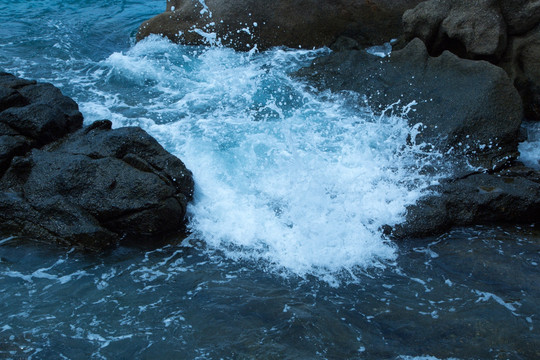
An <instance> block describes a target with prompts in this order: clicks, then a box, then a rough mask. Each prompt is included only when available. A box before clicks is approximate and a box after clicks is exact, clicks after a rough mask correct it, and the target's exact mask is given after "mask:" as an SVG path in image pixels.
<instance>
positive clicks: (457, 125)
mask: <svg viewBox="0 0 540 360" xmlns="http://www.w3.org/2000/svg"><path fill="white" fill-rule="evenodd" d="M297 74H298V75H299V76H302V77H304V78H306V79H307V80H309V81H310V83H312V84H314V85H315V86H317V87H318V88H320V89H330V90H332V91H355V92H358V93H360V94H364V95H365V96H366V98H365V102H366V105H369V106H371V107H372V108H373V110H374V111H375V112H378V113H382V112H385V111H387V112H390V111H393V112H394V113H397V114H404V113H406V114H405V116H406V117H407V118H408V121H409V125H410V126H411V128H414V129H415V131H416V132H415V133H414V132H413V133H411V138H410V143H411V144H424V148H425V149H426V150H428V151H429V150H436V151H439V152H440V153H443V154H446V157H447V161H452V162H453V163H454V167H455V168H454V170H455V172H456V174H459V175H460V176H461V175H464V174H466V173H467V172H471V171H472V170H471V165H472V167H474V168H477V167H481V168H483V169H487V170H495V169H498V168H500V167H502V166H504V165H505V164H506V163H507V162H508V161H509V160H512V159H514V158H516V157H517V156H518V152H517V146H518V139H519V129H520V124H521V119H522V106H521V100H520V98H519V94H518V93H517V91H516V89H515V88H514V87H513V85H512V82H511V81H510V79H509V78H508V76H507V74H506V73H505V72H504V71H503V70H502V69H500V68H498V67H496V66H494V65H492V64H490V63H488V62H486V61H471V60H465V59H461V58H459V57H457V56H456V55H454V54H452V53H450V52H444V53H443V54H442V55H441V56H439V57H431V56H429V55H428V52H427V50H426V48H425V45H424V44H423V42H422V41H420V40H418V39H416V40H413V41H411V42H410V43H409V45H407V47H406V48H404V49H403V50H400V51H396V52H394V53H392V54H391V56H390V57H387V58H379V57H376V56H373V55H370V54H368V53H367V52H365V51H362V50H351V51H341V52H336V53H332V54H329V55H327V56H324V57H322V58H319V59H317V60H315V61H314V63H313V64H312V65H311V66H310V67H307V68H304V69H301V70H300V71H299V72H298V73H297ZM392 105H393V106H392Z"/></svg>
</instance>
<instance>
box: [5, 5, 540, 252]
mask: <svg viewBox="0 0 540 360" xmlns="http://www.w3.org/2000/svg"><path fill="white" fill-rule="evenodd" d="M257 4H258V3H257V2H255V1H252V0H245V1H240V2H235V3H234V4H224V3H218V2H214V1H211V0H207V1H206V3H204V2H199V1H195V0H191V1H168V2H167V11H166V12H165V13H164V14H162V15H158V16H157V17H156V18H153V19H151V20H149V21H148V22H146V23H144V24H143V25H141V28H140V30H139V34H138V38H139V39H142V38H144V37H145V36H148V35H149V34H150V33H158V34H162V35H165V36H167V37H169V38H171V39H173V40H174V41H178V42H186V43H189V44H201V43H208V41H209V36H210V35H211V34H216V36H217V38H216V39H218V38H219V39H221V40H222V44H224V45H229V46H233V47H235V48H237V49H242V50H246V49H248V48H250V47H251V46H252V45H253V44H254V43H257V44H258V46H259V49H265V48H268V47H271V46H279V45H283V46H290V47H314V46H331V47H332V49H333V50H334V51H333V52H331V53H330V54H328V55H325V56H322V57H320V58H318V59H317V60H316V61H314V62H313V64H311V65H310V66H308V67H306V68H303V69H301V70H299V71H298V72H297V73H295V74H293V76H296V77H298V78H301V79H302V80H303V81H305V82H306V83H307V84H309V86H312V87H314V88H316V89H318V90H320V91H325V90H331V91H333V92H348V91H349V92H350V91H353V92H356V93H358V94H362V95H365V97H363V98H361V99H359V100H358V101H361V102H362V103H361V104H359V105H361V106H363V105H369V106H370V107H371V108H372V109H373V110H374V111H375V112H376V113H379V114H383V113H385V112H386V111H389V110H390V111H394V112H397V113H399V114H401V115H402V116H404V117H406V119H407V120H408V122H409V126H410V128H411V133H410V137H409V139H408V144H407V146H410V147H413V146H414V147H416V148H417V149H420V150H421V152H422V153H423V154H425V156H430V155H433V154H438V155H440V156H439V157H438V160H437V161H435V162H433V163H432V164H431V165H430V166H429V167H426V168H423V169H422V171H424V172H427V173H433V174H436V173H437V174H439V173H441V172H442V171H443V170H444V171H445V174H446V175H445V178H444V179H442V180H440V181H439V183H438V184H436V185H433V186H432V187H431V188H429V189H428V191H427V192H426V194H427V195H425V196H424V197H423V198H421V199H420V200H419V201H418V202H417V203H416V204H415V205H412V206H409V207H408V209H407V214H406V221H405V222H404V223H403V224H398V225H394V224H389V225H388V226H385V227H384V228H383V229H382V230H383V231H384V232H385V233H386V234H387V235H388V236H391V237H394V238H421V237H425V236H433V235H436V234H440V233H442V232H444V231H447V230H448V229H450V228H452V227H453V226H470V225H476V224H499V223H535V222H538V220H539V215H538V214H540V172H538V171H536V170H534V169H531V168H527V167H526V166H524V165H523V164H521V163H520V162H519V161H518V159H519V152H518V144H519V142H520V141H523V140H525V137H524V135H523V133H522V130H521V122H522V120H523V118H524V117H526V118H528V119H533V120H534V119H540V115H538V114H540V111H538V109H539V108H540V105H539V104H540V100H539V99H540V91H539V89H540V87H539V86H540V85H538V84H540V72H539V71H538V69H540V66H539V65H540V64H539V62H540V60H539V59H540V57H539V56H537V55H538V54H540V35H539V34H540V32H539V31H538V29H540V4H539V5H536V3H533V2H528V1H522V0H520V1H517V2H514V3H511V2H509V1H499V2H496V1H489V0H484V1H480V2H479V6H478V7H477V8H476V7H475V8H474V9H469V7H468V6H466V4H465V2H464V1H463V0H428V1H419V0H402V1H385V0H377V1H375V0H374V1H336V2H329V1H321V0H319V1H316V0H309V1H308V0H306V1H299V2H294V3H291V2H285V1H277V2H273V3H272V5H271V6H270V7H261V6H260V5H257ZM287 4H288V5H287ZM203 5H204V6H203ZM246 8H247V9H252V10H253V11H252V12H250V13H249V16H248V18H245V19H244V18H243V17H242V16H243V15H242V16H240V12H241V10H242V9H243V10H242V11H244V12H243V13H242V14H244V13H245V9H246ZM302 9H304V10H305V9H308V10H309V11H305V12H303V13H302V14H303V17H299V16H297V14H298V13H299V12H300V10H302ZM270 10H271V11H272V13H271V14H269V13H268V12H269V11H270ZM525 10H526V11H525ZM336 13H337V14H340V15H339V16H336V15H335V14H336ZM280 14H282V15H283V16H280ZM285 14H287V16H285ZM295 14H296V15H295ZM244 15H245V14H244ZM480 15H482V16H480ZM483 15H485V16H483ZM488 15H489V16H488ZM231 19H235V20H234V22H233V21H232V20H231ZM216 20H223V22H221V21H216ZM229 20H230V21H229ZM398 20H399V21H398ZM401 20H402V21H401ZM248 21H249V24H248ZM248 25H249V26H248ZM201 29H202V30H204V31H202V32H201V31H198V30H201ZM383 29H384V31H383ZM244 30H246V31H244ZM270 30H272V31H270ZM179 34H183V35H182V36H180V35H179ZM209 34H210V35H209ZM390 37H397V38H399V40H398V41H397V46H396V50H395V51H394V52H392V54H391V55H390V56H389V57H384V58H381V57H378V56H374V55H371V54H369V53H368V52H366V51H365V50H364V49H362V48H363V47H365V46H368V45H373V44H377V43H381V42H382V41H384V40H390ZM82 124H83V117H82V115H81V113H80V112H79V110H78V106H77V104H76V103H75V102H74V101H73V100H72V99H70V98H68V97H66V96H64V95H63V94H62V93H61V92H60V90H59V89H57V88H55V87H54V86H53V85H51V84H44V83H37V82H35V81H31V80H25V79H21V78H18V77H16V76H13V75H11V74H7V73H0V139H1V142H0V232H2V233H4V234H8V235H12V234H17V235H18V236H19V235H20V236H24V237H30V238H35V239H40V240H41V241H48V242H57V243H60V244H64V245H68V246H75V247H79V248H83V249H89V250H101V249H105V248H109V247H111V246H115V245H117V244H126V243H130V242H134V241H136V242H139V243H140V242H143V243H150V244H151V243H154V242H159V241H160V240H162V239H163V238H165V237H167V236H168V235H171V234H172V235H174V234H180V233H182V232H183V231H184V229H185V215H186V207H187V204H188V202H189V201H190V200H191V199H192V196H193V188H194V182H193V178H192V174H191V172H190V171H189V170H188V169H187V168H186V167H185V165H184V164H183V163H182V161H181V160H179V159H177V158H176V157H174V156H172V155H171V154H169V153H168V152H167V151H165V150H164V149H163V147H161V146H160V145H159V144H158V143H157V141H156V140H155V139H153V138H152V137H150V136H149V135H148V134H147V133H146V132H145V131H143V130H142V129H140V128H136V127H128V128H119V129H112V128H111V122H110V121H108V120H101V121H97V122H95V123H93V124H91V125H89V126H86V127H83V125H82ZM419 156H420V155H419ZM448 169H451V171H448Z"/></svg>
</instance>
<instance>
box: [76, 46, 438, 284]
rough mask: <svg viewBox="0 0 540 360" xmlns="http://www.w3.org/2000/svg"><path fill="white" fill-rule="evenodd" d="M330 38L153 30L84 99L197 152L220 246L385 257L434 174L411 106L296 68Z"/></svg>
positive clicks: (256, 255) (280, 261)
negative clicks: (247, 43) (307, 79)
mask: <svg viewBox="0 0 540 360" xmlns="http://www.w3.org/2000/svg"><path fill="white" fill-rule="evenodd" d="M325 51H326V50H318V51H305V50H284V49H274V50H272V51H269V52H266V53H256V52H251V53H238V52H235V51H233V50H230V49H224V48H210V49H201V48H188V47H181V46H177V45H174V44H171V43H170V42H168V41H166V40H163V39H161V38H157V37H151V38H149V39H147V40H145V41H143V42H141V43H139V44H137V45H135V46H134V47H133V48H131V49H130V50H129V51H127V52H123V53H114V54H112V55H111V56H109V57H108V58H107V59H106V60H105V61H103V62H101V63H99V64H98V66H97V67H96V68H95V69H91V71H90V72H89V73H88V74H89V75H88V76H90V77H94V78H96V79H98V78H99V79H101V81H104V84H103V86H101V89H99V90H97V88H94V89H93V90H92V89H91V91H93V92H94V94H95V96H94V97H91V98H90V99H88V101H82V102H81V109H82V111H83V113H84V114H85V117H86V120H87V122H90V121H93V120H97V119H100V118H103V117H107V118H111V119H112V120H113V122H114V124H115V126H122V125H127V124H131V123H137V124H139V125H141V126H143V127H144V128H146V129H147V130H148V131H149V132H150V133H152V134H153V135H154V136H156V137H157V138H158V139H159V140H160V142H161V143H162V144H164V145H165V147H166V148H168V149H169V150H171V151H172V152H174V153H175V154H176V155H178V156H179V157H180V158H181V159H182V160H184V161H185V162H186V164H187V166H188V167H189V168H190V169H191V170H192V171H193V172H194V176H195V181H196V184H197V189H196V194H195V200H194V202H193V204H191V206H190V208H189V216H190V229H191V231H192V236H191V237H192V238H193V239H201V240H203V241H204V242H206V243H207V244H208V245H209V248H211V249H214V250H220V251H225V252H226V253H227V254H228V256H229V257H233V258H241V259H251V260H255V261H260V260H263V263H265V264H271V265H272V267H273V268H279V269H286V270H287V272H290V271H292V272H293V273H296V274H298V275H301V276H303V275H306V274H315V275H318V276H321V277H325V276H328V275H329V274H333V273H337V272H342V271H344V270H345V271H351V270H353V269H354V268H365V267H368V266H382V264H383V263H384V262H387V261H392V260H393V259H394V258H395V251H394V248H393V246H392V245H390V244H389V243H387V242H386V241H385V240H384V238H383V237H382V235H381V231H380V227H381V226H382V225H385V224H395V223H397V222H399V221H402V219H403V212H404V209H405V206H406V205H407V204H411V203H412V202H414V201H415V200H416V199H417V198H418V196H419V194H420V193H421V190H422V188H423V187H424V186H425V185H427V184H428V183H429V181H433V178H431V179H428V178H427V177H424V176H421V175H420V174H419V172H418V168H419V167H418V166H417V165H418V164H417V162H418V158H417V157H415V148H414V147H410V146H406V138H407V135H408V134H409V133H410V131H411V129H410V128H409V127H408V126H407V122H406V120H405V119H404V118H403V117H402V116H395V115H391V116H374V115H373V114H372V113H371V111H370V110H369V108H367V107H363V106H359V105H358V104H362V98H361V97H360V95H358V94H330V93H323V94H319V93H316V92H314V91H312V90H311V89H310V88H309V86H307V85H306V84H303V83H302V82H301V81H299V80H297V79H294V77H293V76H291V75H290V74H291V73H292V72H293V71H294V70H296V69H298V68H299V67H301V66H304V65H307V64H309V62H310V61H311V60H312V59H313V58H315V57H316V56H318V55H320V54H321V53H323V52H325ZM110 86H115V87H118V86H120V87H122V88H125V89H128V90H127V92H128V94H125V93H122V94H114V93H112V92H108V93H107V92H104V91H103V89H107V88H108V87H110ZM139 92H144V94H143V95H144V96H141V94H139ZM130 93H131V94H133V96H137V98H138V99H139V101H141V102H143V103H134V102H133V101H132V100H131V99H130V96H129V95H130ZM127 108H129V111H126V110H125V109H127ZM141 115H142V116H141ZM426 161H427V160H426ZM274 265H275V266H274Z"/></svg>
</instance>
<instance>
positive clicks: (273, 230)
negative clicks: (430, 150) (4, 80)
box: [0, 0, 540, 360]
mask: <svg viewBox="0 0 540 360" xmlns="http://www.w3.org/2000/svg"><path fill="white" fill-rule="evenodd" d="M201 3H202V4H204V1H202V0H201ZM163 8H164V1H163V0H129V1H122V2H119V1H105V0H96V1H92V2H89V1H82V0H73V1H69V2H67V1H61V0H42V1H34V2H23V1H4V2H2V1H0V20H1V21H2V23H3V25H4V26H2V27H0V67H3V69H4V70H7V71H9V72H13V73H16V74H18V75H20V76H24V77H27V78H32V79H38V80H40V81H47V82H52V83H54V84H55V85H57V86H59V87H60V88H61V89H62V91H63V92H64V93H65V94H67V95H69V96H71V97H73V98H74V99H75V100H76V101H77V102H78V103H79V104H81V109H82V111H83V113H84V115H85V117H86V122H87V123H90V122H92V121H93V120H97V119H104V118H107V119H111V120H113V123H114V126H115V127H119V126H125V125H141V126H143V127H144V128H145V129H147V130H148V131H149V132H150V133H151V134H152V135H154V136H156V137H157V138H158V139H159V141H160V142H161V144H163V145H164V146H165V147H166V148H167V149H169V150H170V151H172V152H174V153H175V154H176V155H178V156H179V157H180V158H182V159H183V160H184V161H185V162H186V163H187V164H188V166H189V167H190V168H191V169H192V170H193V171H194V173H195V180H196V182H197V189H196V199H195V201H194V202H193V203H192V204H191V206H190V209H189V211H190V219H191V225H190V226H191V230H192V235H191V237H190V239H188V240H187V241H186V244H188V245H189V246H187V247H184V246H181V245H179V244H171V245H168V246H164V247H163V248H158V249H152V250H149V249H140V248H129V247H118V248H116V249H114V250H112V251H111V252H107V253H103V254H99V255H96V254H87V253H81V252H76V251H70V250H69V249H64V248H58V247H56V246H54V245H50V246H48V245H46V244H42V243H33V242H30V241H25V240H23V239H19V238H17V237H13V236H11V237H7V238H4V239H1V240H0V283H1V284H2V289H3V291H2V292H0V303H1V304H2V306H1V307H0V358H8V359H9V358H12V359H20V358H25V359H26V358H29V359H56V358H62V359H118V358H134V359H139V358H141V359H142V358H152V359H177V358H185V359H238V358H245V359H270V358H274V359H282V358H288V359H418V360H438V359H441V360H442V359H448V360H450V359H456V358H459V359H493V358H505V359H506V358H510V359H521V358H527V359H529V358H530V359H533V358H538V357H539V356H540V354H539V353H538V350H537V349H540V333H539V330H538V329H540V322H539V321H538V316H537V314H539V313H540V292H539V290H538V282H535V281H534V279H537V278H539V276H540V275H539V274H540V272H539V269H540V267H539V266H540V252H539V251H538V239H539V233H538V231H537V229H536V228H534V227H527V228H519V227H514V228H509V229H505V228H486V227H476V228H469V229H457V230H454V231H452V232H450V233H448V234H445V235H443V236H441V237H439V238H435V239H426V240H424V241H422V242H419V241H410V242H408V241H404V242H399V243H389V242H387V241H386V240H385V238H384V237H383V236H382V235H381V232H380V230H379V227H380V226H381V225H382V224H392V223H394V222H399V221H401V219H402V216H403V209H404V208H405V206H406V205H407V204H409V203H412V202H414V201H415V199H417V197H418V196H419V194H421V193H422V191H423V189H424V188H425V186H426V185H427V184H429V183H430V182H436V181H437V177H427V176H424V175H421V169H422V167H423V166H426V165H428V164H430V163H431V162H434V161H435V162H437V161H439V160H440V159H438V158H437V156H436V154H431V157H429V156H430V154H421V153H418V151H417V148H416V147H414V146H406V145H405V142H404V139H405V138H406V136H407V134H408V133H409V132H410V131H411V130H410V129H409V128H408V127H407V126H406V121H405V120H406V119H405V117H406V114H402V113H398V112H396V111H394V112H392V110H393V109H392V108H391V107H390V108H389V109H388V111H387V112H386V115H385V116H382V117H381V116H378V115H376V116H374V115H373V114H372V113H371V111H370V110H369V108H368V107H366V106H365V102H364V99H363V97H362V94H353V93H340V94H331V93H322V94H321V93H317V92H314V91H311V90H310V89H309V86H306V84H303V83H301V82H300V81H299V80H298V79H295V78H294V77H293V76H291V74H293V73H294V70H295V69H297V68H299V67H301V66H304V65H307V64H309V62H310V61H311V60H312V59H313V58H315V57H316V56H319V55H321V54H323V53H325V52H326V51H327V50H318V51H296V50H295V51H292V50H285V49H274V50H272V51H269V52H265V53H257V52H256V50H253V51H252V52H251V53H235V52H234V51H231V50H227V49H221V48H209V49H208V48H196V47H183V46H177V45H173V44H171V43H169V42H167V41H164V40H161V39H157V38H153V39H149V40H147V41H145V42H142V43H139V44H137V45H134V42H133V36H134V34H135V31H136V29H137V26H138V25H139V24H140V23H141V22H142V21H144V20H146V19H148V18H150V17H151V16H153V15H155V14H157V13H159V12H161V11H162V10H163ZM201 9H202V10H205V9H204V6H203V7H202V8H201ZM211 11H212V8H211V6H209V7H208V13H210V12H211ZM206 14H207V13H206V12H205V15H206ZM204 30H205V31H211V29H204ZM247 30H248V31H249V29H247ZM209 35H210V37H209V39H211V38H212V36H211V34H209ZM218 40H219V39H216V43H217V42H218ZM370 51H371V52H372V53H375V54H378V55H379V56H383V55H387V52H388V51H389V49H388V46H384V45H383V46H381V47H376V48H372V49H370ZM401 105H405V104H401ZM410 105H411V106H413V107H414V105H413V104H410ZM412 135H414V130H413V133H412ZM534 143H535V140H534V139H533V137H531V138H530V141H529V142H528V143H525V144H522V147H520V151H521V152H522V157H523V158H525V157H526V156H530V157H531V158H533V157H534V156H535V155H534V152H535V151H537V150H535V148H534V146H531V147H529V148H527V149H525V148H524V146H529V145H534ZM524 149H525V150H524ZM536 149H537V148H536ZM527 154H528V155H527ZM438 167H439V168H440V166H438ZM276 274H280V275H282V276H276Z"/></svg>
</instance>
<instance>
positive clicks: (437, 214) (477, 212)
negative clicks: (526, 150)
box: [389, 163, 540, 238]
mask: <svg viewBox="0 0 540 360" xmlns="http://www.w3.org/2000/svg"><path fill="white" fill-rule="evenodd" d="M430 191H431V194H429V195H427V196H425V197H424V198H422V199H421V200H420V201H419V202H418V203H416V204H414V205H412V206H409V208H408V209H407V216H406V221H405V222H404V223H403V224H400V225H398V226H396V227H395V228H394V229H392V230H390V229H389V230H390V231H389V232H390V233H391V234H392V235H393V236H394V237H397V238H406V237H411V238H418V237H426V236H431V235H436V234H440V233H443V232H445V231H447V230H449V229H450V228H452V227H454V226H471V225H479V224H504V223H513V224H520V223H536V222H538V221H539V220H540V215H539V214H540V173H539V172H538V171H535V170H533V169H530V168H527V167H525V166H523V165H521V164H519V163H518V164H514V166H511V167H509V168H507V169H505V170H503V171H500V172H498V173H494V174H488V173H476V174H471V175H470V176H467V177H465V178H461V179H447V180H445V181H443V182H442V183H441V184H440V185H437V186H433V187H432V188H431V189H430Z"/></svg>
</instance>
